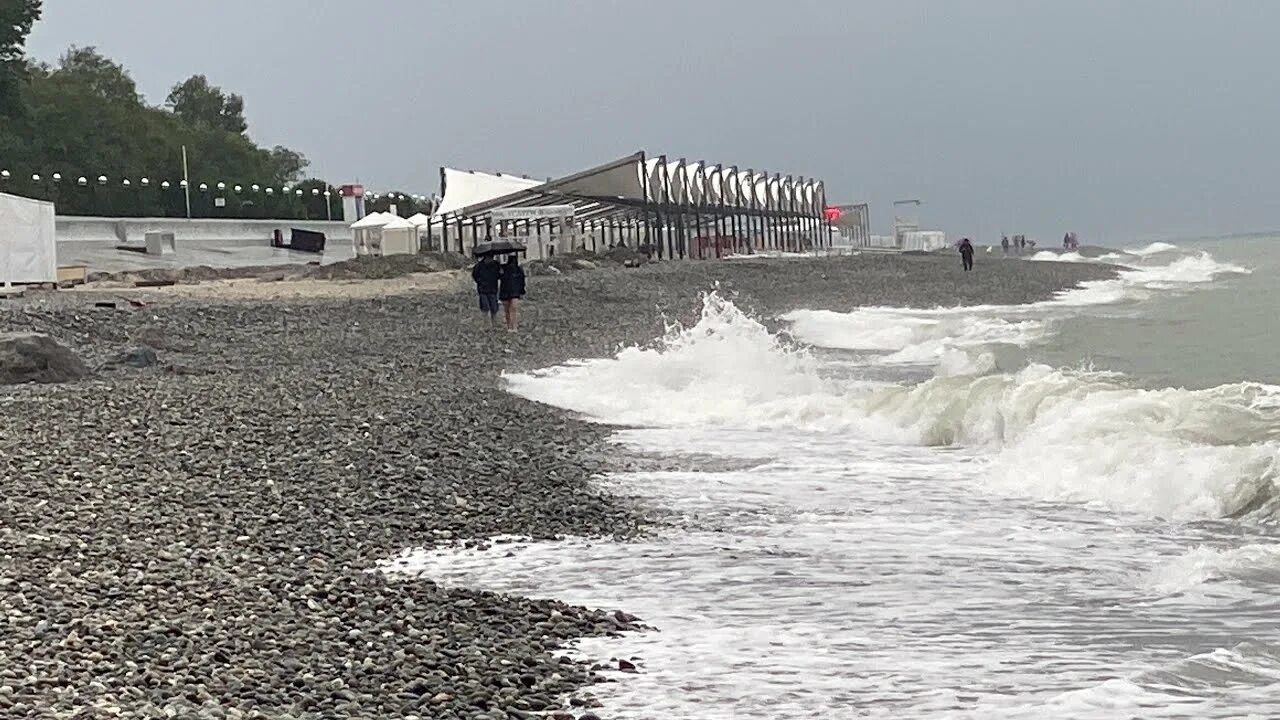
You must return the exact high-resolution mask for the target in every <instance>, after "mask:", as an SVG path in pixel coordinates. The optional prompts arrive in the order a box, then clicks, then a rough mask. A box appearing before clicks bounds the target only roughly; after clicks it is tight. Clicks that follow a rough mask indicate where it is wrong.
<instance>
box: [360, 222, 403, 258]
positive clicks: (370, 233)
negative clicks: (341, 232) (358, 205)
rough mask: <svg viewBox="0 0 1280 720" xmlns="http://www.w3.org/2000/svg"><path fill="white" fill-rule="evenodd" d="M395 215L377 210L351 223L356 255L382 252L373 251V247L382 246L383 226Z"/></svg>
mask: <svg viewBox="0 0 1280 720" xmlns="http://www.w3.org/2000/svg"><path fill="white" fill-rule="evenodd" d="M393 217H395V216H394V215H391V214H390V213H380V212H375V213H369V214H368V215H365V216H364V217H362V218H360V219H359V220H357V221H355V222H353V223H351V242H352V244H353V245H354V246H355V250H356V255H378V254H381V253H380V252H378V253H374V252H372V249H373V247H374V246H377V247H378V248H381V247H382V226H383V225H386V224H387V221H388V220H390V219H391V218H393Z"/></svg>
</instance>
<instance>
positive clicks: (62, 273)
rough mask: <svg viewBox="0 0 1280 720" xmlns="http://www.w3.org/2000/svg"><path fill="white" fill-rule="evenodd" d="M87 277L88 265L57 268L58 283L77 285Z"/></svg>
mask: <svg viewBox="0 0 1280 720" xmlns="http://www.w3.org/2000/svg"><path fill="white" fill-rule="evenodd" d="M88 277H89V266H88V265H62V266H59V267H58V283H59V284H61V283H71V284H72V285H79V284H81V283H83V282H84V281H85V280H86V279H87V278H88Z"/></svg>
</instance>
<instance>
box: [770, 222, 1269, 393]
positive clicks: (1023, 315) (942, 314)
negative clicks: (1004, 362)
mask: <svg viewBox="0 0 1280 720" xmlns="http://www.w3.org/2000/svg"><path fill="white" fill-rule="evenodd" d="M1169 247H1170V248H1172V247H1173V246H1169ZM1159 252H1166V250H1164V249H1161V250H1159ZM1042 254H1044V255H1046V256H1052V258H1053V259H1055V260H1057V259H1060V258H1062V257H1063V256H1060V255H1056V254H1053V253H1042ZM1166 257H1167V256H1166ZM1248 272H1249V270H1248V269H1247V268H1243V267H1240V266H1238V265H1234V264H1231V263H1224V262H1220V261H1218V260H1215V259H1214V258H1213V257H1212V256H1210V255H1209V254H1207V253H1196V254H1190V255H1179V256H1176V257H1168V261H1167V262H1165V263H1163V264H1149V265H1142V266H1139V267H1134V268H1126V269H1123V270H1120V271H1119V273H1118V275H1117V277H1115V278H1112V279H1107V280H1095V281H1087V282H1084V283H1081V284H1080V286H1079V287H1076V288H1071V289H1069V290H1065V291H1063V292H1060V293H1058V294H1057V295H1056V296H1055V297H1054V298H1052V299H1050V300H1046V301H1043V302H1039V303H1032V304H1028V305H980V306H972V307H942V308H928V309H906V308H888V307H865V308H859V309H857V310H853V311H850V312H844V313H839V312H831V311H826V310H796V311H793V312H790V313H787V314H786V315H784V316H783V318H782V319H783V320H786V321H787V322H789V323H790V324H791V331H792V334H793V335H794V336H795V337H796V338H797V339H799V340H801V341H803V342H806V343H809V344H811V345H814V346H816V347H826V348H834V349H841V350H855V351H870V352H878V353H882V354H881V355H880V357H878V358H877V361H878V362H880V363H883V364H900V363H908V364H921V363H924V364H937V365H939V366H940V369H941V371H942V372H943V374H963V373H974V372H981V371H986V370H988V369H990V366H991V364H990V362H989V361H988V358H987V356H986V355H985V354H984V348H985V347H986V346H989V345H995V344H1012V345H1018V346H1022V347H1027V346H1031V345H1034V344H1036V343H1038V342H1041V341H1043V340H1044V339H1045V338H1046V337H1047V335H1048V333H1049V331H1050V319H1051V318H1053V317H1055V316H1058V315H1060V314H1061V313H1062V311H1063V310H1071V311H1076V312H1078V311H1082V310H1084V309H1087V308H1090V307H1095V306H1101V305H1113V304H1117V303H1127V302H1135V301H1139V300H1145V299H1148V298H1150V297H1151V296H1152V295H1153V294H1154V293H1159V292H1171V291H1178V290H1182V289H1189V288H1194V287H1196V286H1199V285H1203V284H1204V283H1208V282H1212V281H1213V280H1215V279H1217V278H1219V277H1222V276H1224V275H1232V274H1244V273H1248Z"/></svg>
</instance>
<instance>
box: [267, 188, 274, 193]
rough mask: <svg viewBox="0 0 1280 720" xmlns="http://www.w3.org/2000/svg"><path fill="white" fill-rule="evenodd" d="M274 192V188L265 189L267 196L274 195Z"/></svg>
mask: <svg viewBox="0 0 1280 720" xmlns="http://www.w3.org/2000/svg"><path fill="white" fill-rule="evenodd" d="M275 192H276V191H275V189H274V188H267V194H268V195H274V194H275Z"/></svg>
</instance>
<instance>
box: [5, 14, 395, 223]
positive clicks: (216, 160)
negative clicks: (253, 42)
mask: <svg viewBox="0 0 1280 720" xmlns="http://www.w3.org/2000/svg"><path fill="white" fill-rule="evenodd" d="M40 10H41V1H40V0H4V1H3V2H0V168H3V170H4V173H5V174H4V175H3V176H0V192H10V193H15V194H19V195H25V196H29V197H37V198H41V199H47V200H53V201H54V202H55V203H56V204H57V206H58V212H59V213H60V214H67V215H99V216H107V217H128V216H152V215H158V216H172V217H181V216H184V215H186V213H187V193H188V192H189V194H190V212H191V215H192V216H193V217H272V218H311V219H324V218H326V217H329V216H332V217H334V218H341V217H342V207H341V199H340V198H339V197H338V192H337V189H336V188H334V187H333V186H331V185H329V184H328V183H327V182H325V181H323V180H320V179H315V178H308V177H307V173H306V170H307V167H308V161H307V158H306V157H305V156H304V155H303V154H302V153H300V152H297V151H295V150H292V149H289V148H287V147H284V146H280V145H276V146H275V147H270V148H267V147H261V146H259V145H257V144H256V143H255V142H254V141H253V140H252V139H250V138H249V136H248V130H249V124H248V122H247V121H246V120H245V114H244V111H245V103H244V98H242V97H241V96H239V95H237V94H235V93H231V92H227V91H225V90H223V89H222V88H220V87H218V86H217V85H214V84H212V83H210V82H209V80H208V78H207V77H205V76H204V75H193V76H192V77H190V78H187V79H186V80H184V81H182V82H180V83H177V84H176V85H174V86H173V88H172V89H171V90H170V92H169V94H168V96H167V97H166V98H165V102H164V103H163V104H162V105H151V104H149V103H147V102H146V100H145V98H143V96H142V95H141V94H140V93H139V92H138V88H137V85H136V84H135V83H134V81H133V78H132V77H130V75H129V72H128V71H127V70H126V69H125V68H124V67H123V66H121V65H120V64H119V63H117V62H115V61H113V60H111V59H110V58H108V57H106V56H104V55H103V54H102V53H100V52H98V50H97V49H96V48H93V47H72V48H70V49H69V50H67V51H66V53H64V54H63V55H62V57H61V58H59V59H58V61H57V63H55V64H52V65H50V64H46V63H40V62H36V61H34V60H33V59H31V58H28V57H27V56H26V54H25V42H26V37H27V35H28V34H29V33H30V31H31V28H32V26H33V25H34V24H35V22H36V21H37V20H39V18H40ZM184 146H185V147H186V152H187V162H188V167H189V170H190V187H188V188H185V189H184V188H183V186H182V184H181V181H182V179H183V167H182V148H183V147H184ZM414 205H417V203H416V201H415V200H414V199H413V198H411V197H409V196H407V195H406V199H405V201H403V202H401V203H400V207H401V208H404V207H406V206H409V207H410V208H411V209H410V212H412V211H414V209H416V208H412V206H414Z"/></svg>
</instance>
